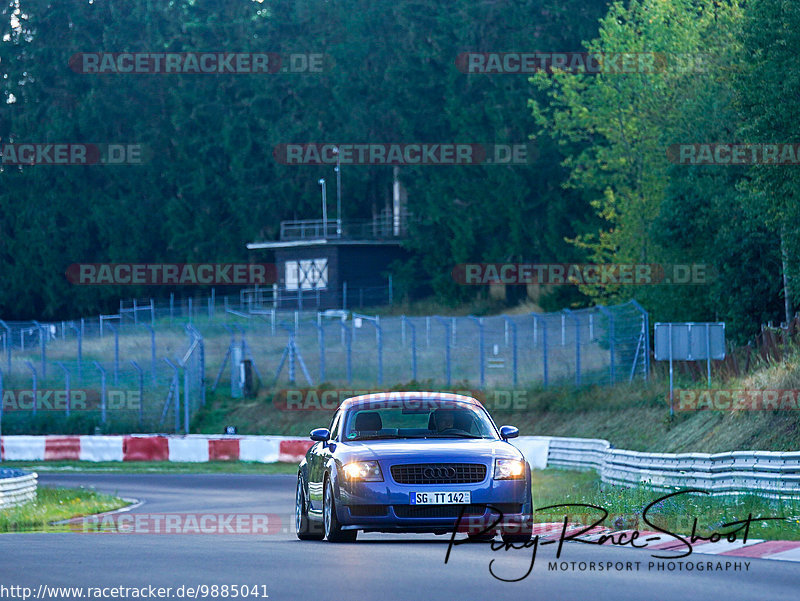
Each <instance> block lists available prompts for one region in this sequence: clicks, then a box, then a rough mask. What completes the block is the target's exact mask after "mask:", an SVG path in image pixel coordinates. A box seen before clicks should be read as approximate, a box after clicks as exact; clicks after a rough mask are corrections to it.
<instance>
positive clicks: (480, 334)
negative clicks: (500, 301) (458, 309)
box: [469, 315, 486, 388]
mask: <svg viewBox="0 0 800 601" xmlns="http://www.w3.org/2000/svg"><path fill="white" fill-rule="evenodd" d="M469 318H470V319H471V320H473V321H474V322H475V323H476V324H477V325H478V369H479V372H480V378H481V388H484V387H485V386H486V366H485V364H484V362H485V360H486V351H485V346H484V342H485V341H484V336H483V319H481V318H480V317H475V316H474V315H470V316H469Z"/></svg>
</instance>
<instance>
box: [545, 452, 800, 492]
mask: <svg viewBox="0 0 800 601" xmlns="http://www.w3.org/2000/svg"><path fill="white" fill-rule="evenodd" d="M547 465H548V467H550V466H554V467H563V468H569V469H579V470H580V469H594V470H597V471H598V472H599V473H600V477H601V480H602V481H603V482H606V483H609V484H619V485H622V486H629V487H630V486H637V485H639V484H646V485H647V486H649V487H651V488H653V489H655V490H659V491H670V490H674V489H676V488H701V489H703V490H707V491H709V492H711V493H713V494H737V493H752V494H757V495H760V496H765V497H798V496H800V452H787V453H777V452H771V451H732V452H728V453H714V454H709V453H677V454H675V453H640V452H637V451H626V450H622V449H612V448H611V445H610V443H609V442H608V441H606V440H598V439H582V438H558V437H553V438H551V439H550V447H549V451H548V459H547Z"/></svg>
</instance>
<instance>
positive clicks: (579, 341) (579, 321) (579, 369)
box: [561, 309, 581, 386]
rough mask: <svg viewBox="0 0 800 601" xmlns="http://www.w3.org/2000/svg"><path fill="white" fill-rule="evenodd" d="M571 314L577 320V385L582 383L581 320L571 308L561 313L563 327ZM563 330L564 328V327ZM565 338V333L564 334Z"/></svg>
mask: <svg viewBox="0 0 800 601" xmlns="http://www.w3.org/2000/svg"><path fill="white" fill-rule="evenodd" d="M567 315H569V316H570V317H572V319H573V320H575V386H580V385H581V320H580V318H579V317H578V316H577V315H575V313H573V312H572V311H570V310H569V309H564V312H563V313H562V314H561V323H562V328H563V323H564V319H565V318H566V316H567ZM562 332H563V329H562ZM562 339H563V334H562Z"/></svg>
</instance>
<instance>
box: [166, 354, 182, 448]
mask: <svg viewBox="0 0 800 601" xmlns="http://www.w3.org/2000/svg"><path fill="white" fill-rule="evenodd" d="M164 361H166V363H167V365H169V366H170V367H171V368H172V385H171V389H172V397H171V398H172V399H174V401H175V433H176V434H177V433H178V432H180V429H181V410H180V404H181V391H180V382H181V379H180V375H179V373H178V366H177V365H175V364H174V363H173V362H172V361H170V360H169V359H167V358H166V357H165V358H164ZM169 399H170V397H167V402H169ZM166 412H167V404H166V403H164V410H163V411H162V412H161V421H164V417H165V415H166Z"/></svg>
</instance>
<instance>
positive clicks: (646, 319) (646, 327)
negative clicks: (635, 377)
mask: <svg viewBox="0 0 800 601" xmlns="http://www.w3.org/2000/svg"><path fill="white" fill-rule="evenodd" d="M631 304H632V305H633V306H634V307H636V309H638V311H639V312H640V313H641V314H642V332H643V333H644V341H645V346H644V379H645V380H649V379H650V314H649V313H648V312H647V311H645V310H644V307H642V305H640V304H639V303H638V302H637V301H636V299H633V300H631Z"/></svg>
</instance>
